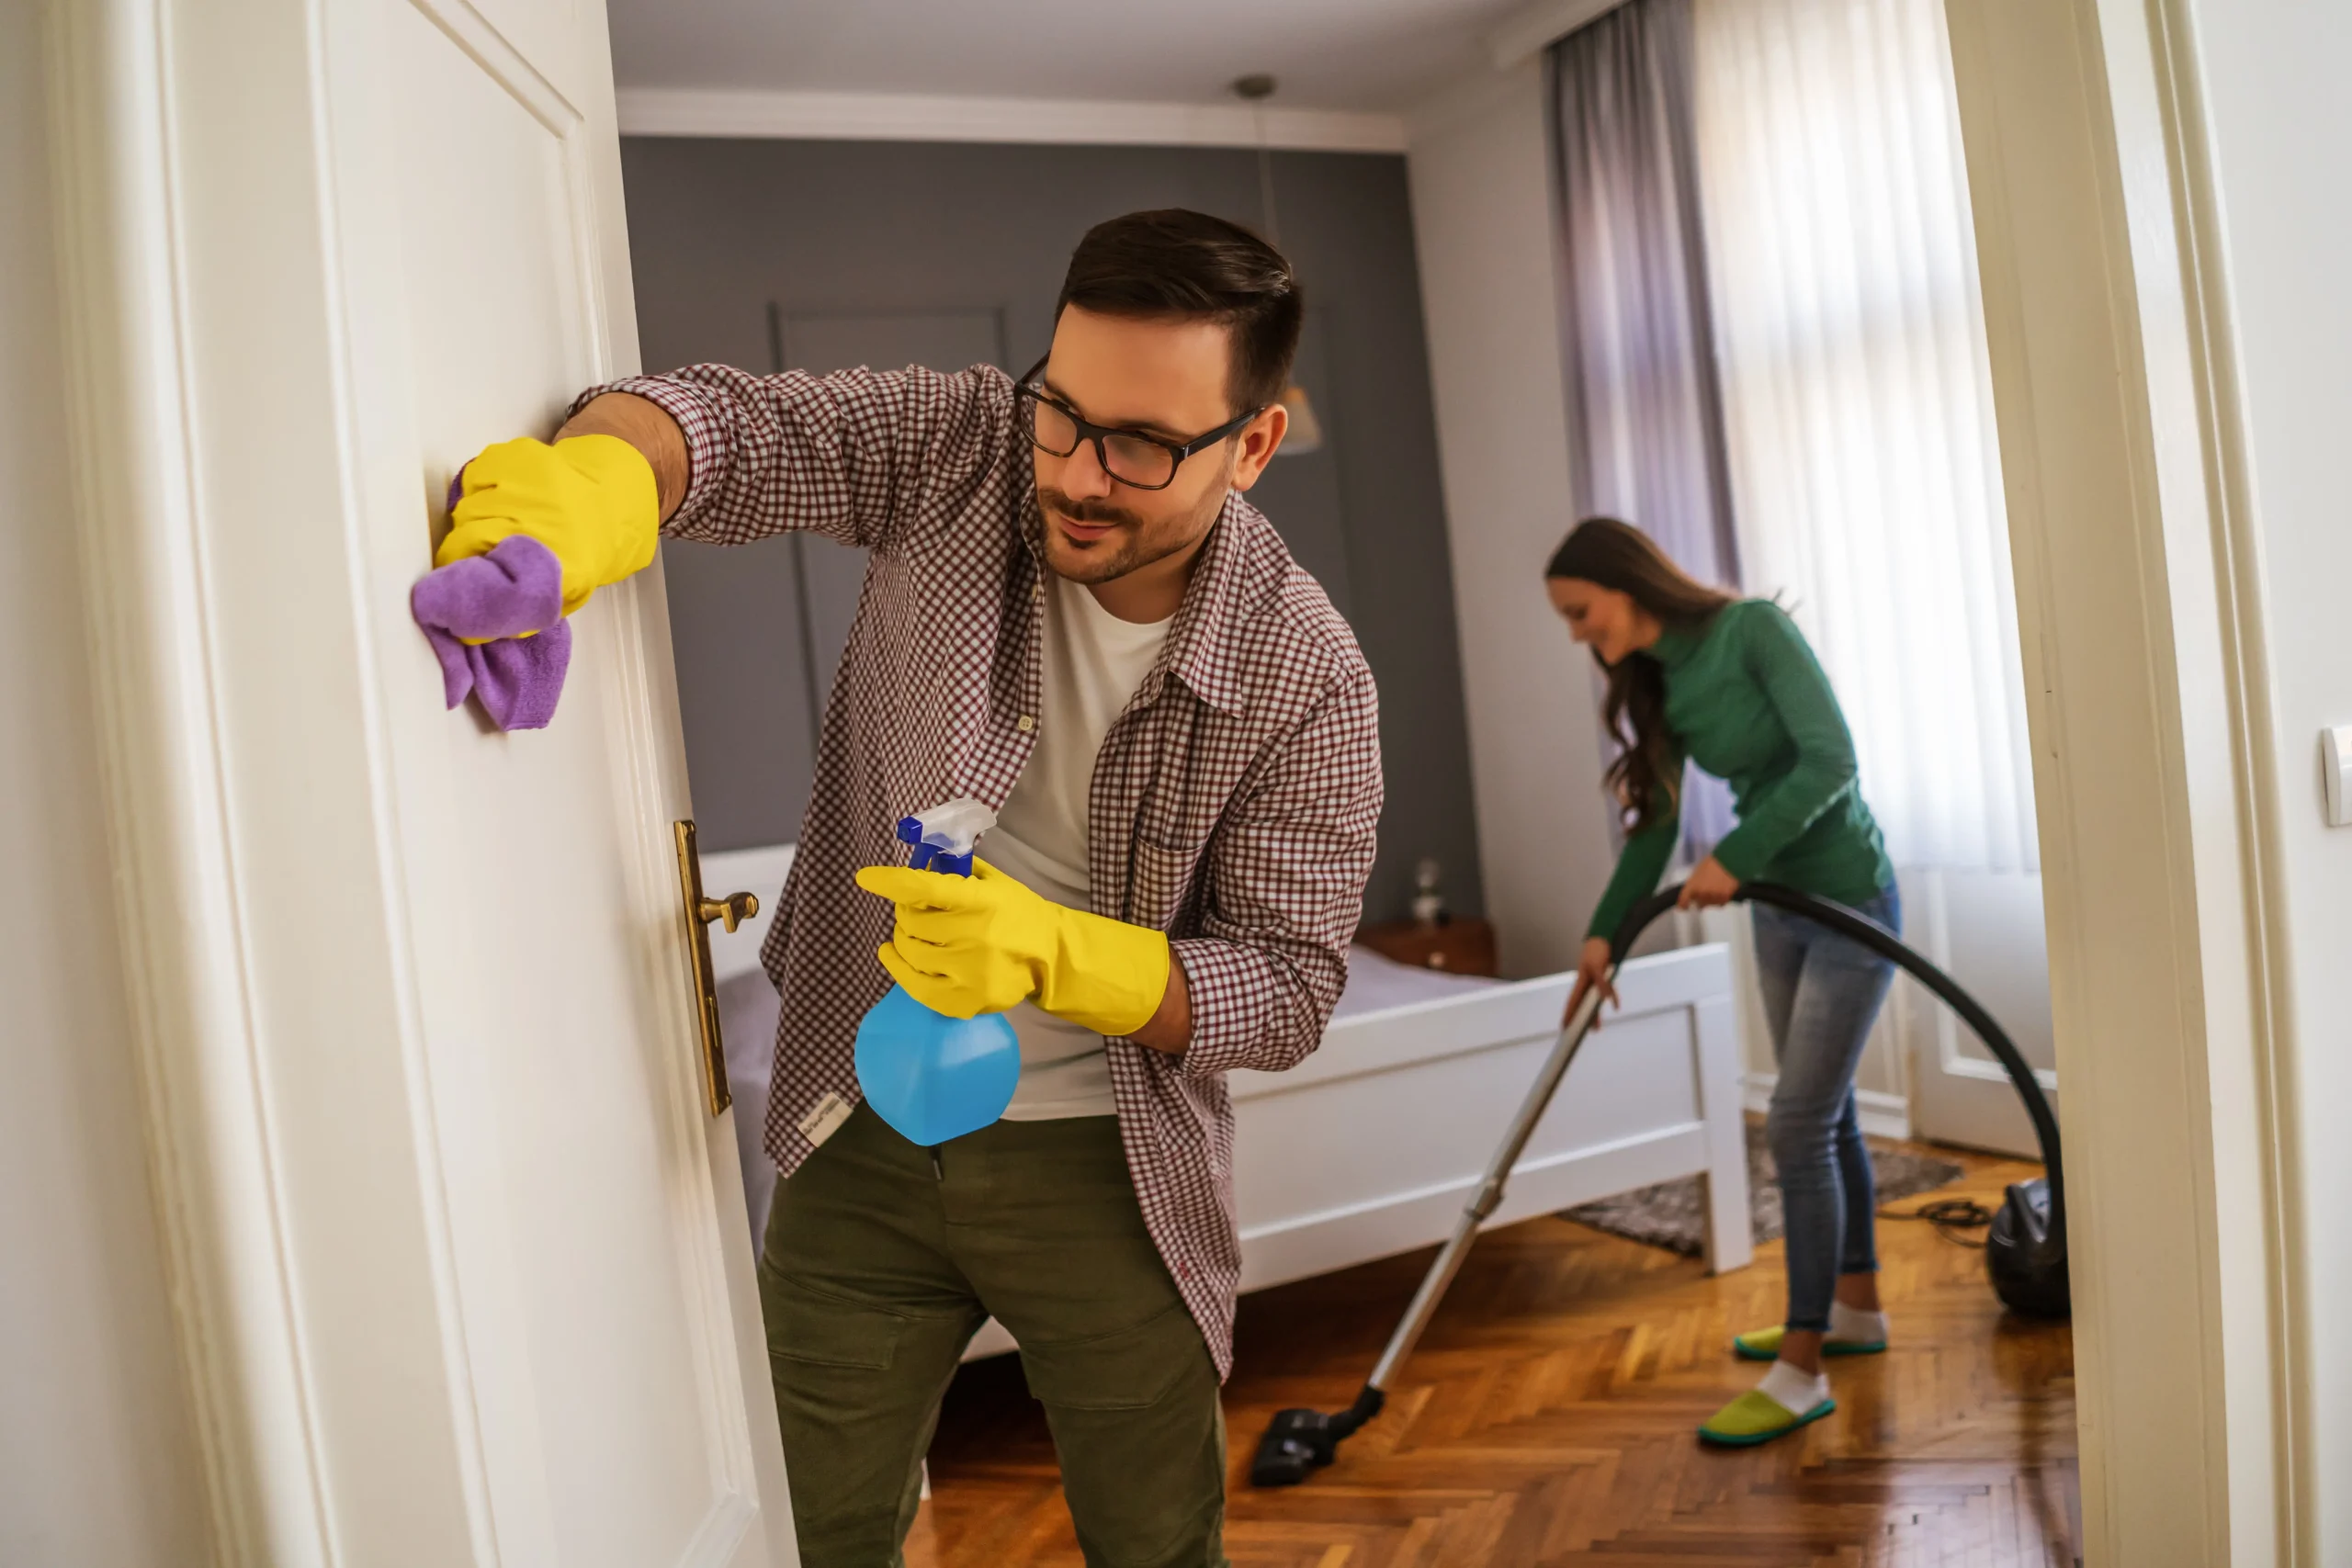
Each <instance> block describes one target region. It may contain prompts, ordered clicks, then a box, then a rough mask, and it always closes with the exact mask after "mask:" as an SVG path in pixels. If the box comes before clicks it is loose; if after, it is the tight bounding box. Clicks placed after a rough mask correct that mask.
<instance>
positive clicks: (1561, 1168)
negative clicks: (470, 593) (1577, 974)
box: [703, 850, 1752, 1359]
mask: <svg viewBox="0 0 2352 1568" xmlns="http://www.w3.org/2000/svg"><path fill="white" fill-rule="evenodd" d="M789 863H790V859H789V851H788V850H786V851H782V852H779V851H775V850H752V851H743V852H736V853H731V854H713V855H706V856H705V857H704V873H703V879H704V886H707V887H709V888H711V889H713V890H714V891H731V890H733V889H734V888H736V887H739V886H749V887H752V888H753V889H754V890H755V891H757V892H759V893H760V894H761V896H762V897H763V898H765V897H769V896H770V895H772V894H773V892H774V890H775V888H776V887H778V886H781V885H782V883H783V869H784V867H785V866H786V865H788V864H789ZM759 924H760V926H761V927H764V925H765V921H764V919H763V920H762V921H761V922H759ZM713 934H714V939H716V937H717V933H716V932H714V933H713ZM758 942H759V931H758V930H756V929H754V928H752V927H748V926H747V927H746V928H745V929H744V930H743V931H741V932H739V933H738V934H737V936H736V937H735V938H734V939H732V940H731V941H729V942H726V943H724V944H718V943H716V942H715V947H716V948H717V951H715V952H714V953H713V958H714V960H715V962H716V963H717V964H718V967H719V969H720V970H721V972H722V978H723V977H724V976H725V975H727V974H730V973H737V972H741V969H743V968H744V967H747V966H748V965H749V964H752V963H756V956H755V954H756V952H757V947H758ZM1568 985H1569V976H1565V975H1554V976H1545V977H1544V978H1543V979H1539V980H1522V981H1518V982H1514V983H1510V984H1506V985H1497V986H1492V987H1482V988H1479V989H1476V990H1471V991H1464V992H1458V993H1455V994H1452V995H1448V996H1444V997H1442V998H1435V999H1431V1000H1428V1001H1418V1002H1408V1003H1407V1004H1405V1005H1403V1006H1397V1007H1388V1008H1383V1009H1381V1010H1377V1011H1372V1012H1363V1013H1357V1014H1354V1015H1351V1016H1347V1017H1341V1018H1339V1019H1337V1020H1335V1021H1333V1022H1332V1024H1331V1026H1330V1027H1329V1029H1328V1030H1326V1031H1325V1032H1324V1036H1323V1044H1322V1046H1321V1048H1320V1049H1319V1050H1317V1052H1316V1054H1315V1055H1312V1056H1309V1057H1308V1058H1307V1059H1306V1061H1305V1062H1304V1063H1302V1064H1301V1065H1300V1066H1296V1067H1295V1068H1293V1069H1292V1070H1291V1071H1289V1072H1287V1073H1250V1072H1240V1073H1235V1074H1234V1075H1233V1077H1232V1079H1231V1089H1232V1094H1233V1101H1234V1121H1235V1132H1234V1190H1235V1199H1236V1201H1237V1204H1238V1209H1239V1213H1240V1222H1241V1259H1242V1261H1241V1288H1242V1289H1243V1290H1245V1291H1248V1290H1259V1289H1261V1288H1263V1287H1265V1286H1268V1285H1277V1284H1281V1283H1283V1281H1285V1280H1299V1279H1305V1278H1306V1277H1307V1276H1309V1275H1314V1274H1322V1273H1328V1272H1329V1271H1331V1270H1333V1269H1346V1268H1350V1267H1351V1266H1353V1265H1355V1264H1358V1263H1367V1262H1370V1261H1372V1260H1373V1259H1374V1258H1386V1257H1390V1256H1392V1255H1394V1254H1396V1253H1399V1252H1409V1251H1411V1250H1412V1249H1414V1248H1415V1247H1426V1246H1429V1245H1430V1244H1431V1243H1434V1242H1437V1241H1441V1240H1442V1239H1443V1238H1444V1237H1445V1236H1446V1235H1448V1234H1449V1233H1450V1232H1451V1231H1452V1229H1453V1224H1454V1221H1455V1220H1456V1219H1457V1218H1458V1217H1459V1216H1460V1214H1461V1212H1462V1205H1463V1203H1464V1201H1466V1200H1467V1199H1468V1197H1469V1195H1470V1192H1471V1190H1472V1189H1473V1188H1474V1187H1476V1184H1477V1181H1478V1179H1479V1177H1480V1176H1481V1174H1483V1172H1484V1170H1485V1168H1486V1164H1487V1158H1488V1157H1489V1156H1491V1155H1492V1153H1493V1151H1494V1147H1495V1145H1496V1144H1497V1142H1498V1140H1499V1139H1500V1138H1501V1136H1502V1132H1503V1129H1504V1126H1505V1125H1506V1124H1507V1123H1508V1122H1509V1121H1510V1115H1511V1112H1512V1111H1514V1110H1515V1109H1516V1108H1517V1107H1518V1105H1519V1103H1520V1100H1521V1097H1523V1096H1524V1095H1525V1094H1526V1092H1527V1089H1528V1086H1529V1084H1531V1083H1532V1081H1533V1080H1534V1077H1535V1070H1536V1066H1537V1065H1538V1064H1539V1063H1540V1062H1541V1061H1542V1060H1543V1058H1544V1054H1545V1053H1546V1052H1548V1051H1549V1050H1550V1049H1551V1048H1552V1044H1553V1042H1554V1041H1555V1039H1556V1038H1557V1034H1558V1030H1559V1022H1560V1014H1561V1011H1562V1009H1563V1008H1564V1006H1565V1005H1566V1000H1567V993H1568ZM1617 994H1618V996H1619V998H1621V999H1622V1000H1623V1004H1624V1005H1623V1010H1620V1011H1617V1012H1613V1013H1611V1014H1610V1015H1609V1016H1608V1019H1607V1021H1606V1024H1605V1027H1603V1028H1602V1029H1600V1031H1598V1032H1595V1033H1594V1034H1593V1035H1592V1036H1591V1038H1589V1039H1588V1040H1587V1041H1586V1042H1585V1044H1584V1048H1583V1050H1582V1051H1581V1052H1580V1053H1579V1054H1578V1055H1577V1061H1576V1066H1574V1067H1573V1068H1572V1069H1571V1070H1570V1071H1569V1073H1568V1076H1567V1077H1566V1080H1565V1081H1564V1082H1563V1083H1562V1084H1561V1086H1560V1091H1559V1094H1558V1095H1557V1096H1556V1097H1555V1099H1554V1100H1553V1102H1552V1106H1551V1109H1550V1110H1549V1111H1547V1112H1546V1113H1545V1115H1544V1120H1543V1122H1541V1123H1540V1124H1539V1125H1538V1126H1537V1127H1536V1130H1535V1134H1534V1136H1533V1137H1532V1139H1530V1140H1529V1142H1528V1145H1527V1149H1526V1152H1525V1153H1524V1154H1523V1155H1522V1156H1521V1157H1520V1161H1519V1164H1518V1166H1517V1167H1516V1168H1515V1171H1514V1174H1513V1175H1512V1178H1511V1182H1510V1189H1509V1190H1508V1191H1507V1192H1506V1194H1505V1196H1504V1199H1503V1203H1502V1206H1501V1208H1499V1209H1498V1210H1497V1211H1496V1213H1495V1214H1494V1216H1493V1217H1492V1218H1491V1219H1490V1220H1488V1221H1487V1224H1489V1225H1498V1224H1510V1223H1511V1222H1513V1221H1515V1220H1522V1219H1526V1218H1528V1217H1530V1216H1531V1215H1534V1214H1541V1213H1548V1212H1551V1211H1554V1210H1558V1209H1565V1208H1569V1207H1572V1206H1574V1205H1576V1204H1578V1203H1584V1202H1589V1201H1592V1200H1594V1199H1597V1198H1607V1197H1611V1196H1612V1195H1614V1194H1616V1193H1620V1192H1624V1191H1627V1190H1631V1189H1634V1188H1636V1187H1646V1186H1648V1185H1650V1184H1651V1183H1653V1182H1658V1181H1668V1180H1671V1179H1674V1178H1677V1177H1682V1176H1692V1175H1696V1176H1699V1177H1702V1178H1703V1179H1704V1180H1705V1183H1706V1194H1707V1202H1706V1213H1707V1237H1706V1257H1707V1263H1708V1266H1709V1267H1710V1268H1711V1269H1714V1270H1715V1271H1717V1272H1722V1271H1724V1270H1727V1269H1738V1268H1742V1267H1744V1266H1745V1265H1746V1264H1747V1262H1748V1259H1749V1257H1750V1255H1751V1252H1752V1247H1751V1244H1750V1242H1749V1237H1748V1215H1747V1141H1746V1136H1745V1134H1744V1132H1743V1130H1742V1126H1741V1115H1740V1112H1741V1091H1742V1084H1741V1077H1740V1051H1739V1040H1738V1024H1737V1021H1736V1019H1737V1010H1736V1009H1735V1007H1734V1006H1733V1001H1732V964H1731V953H1730V950H1729V949H1728V948H1727V947H1724V946H1723V945H1721V944H1712V945H1709V946H1704V947H1691V948H1684V949H1681V950H1679V951H1677V952H1673V953H1660V954H1657V955H1656V956H1654V957H1649V958H1637V959H1634V960H1633V961H1632V962H1630V963H1628V964H1626V965H1625V966H1624V968H1623V971H1621V972H1620V974H1619V976H1618V978H1617ZM1010 1348H1012V1337H1011V1336H1009V1335H1007V1334H1005V1333H1004V1331H1003V1330H1002V1329H1001V1328H1000V1327H999V1326H998V1325H996V1324H995V1323H993V1322H991V1323H989V1325H987V1326H986V1327H985V1328H983V1329H982V1330H981V1331H980V1333H979V1335H978V1337H976V1338H974V1340H973V1341H972V1344H971V1347H970V1348H969V1349H967V1351H966V1357H967V1359H969V1358H971V1357H975V1356H985V1355H993V1354H996V1353H999V1352H1001V1351H1003V1350H1007V1349H1010Z"/></svg>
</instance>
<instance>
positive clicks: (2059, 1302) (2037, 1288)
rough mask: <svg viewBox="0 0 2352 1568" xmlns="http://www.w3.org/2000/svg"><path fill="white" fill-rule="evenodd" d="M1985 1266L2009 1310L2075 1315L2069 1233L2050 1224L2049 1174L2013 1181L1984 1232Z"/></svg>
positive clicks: (2039, 1314)
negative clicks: (2068, 1277) (2068, 1262)
mask: <svg viewBox="0 0 2352 1568" xmlns="http://www.w3.org/2000/svg"><path fill="white" fill-rule="evenodd" d="M1985 1272H1986V1273H1987V1274H1989V1275H1991V1276H1992V1278H1993V1293H1994V1294H1995V1295H1997V1296H1999V1297H2000V1298H2001V1304H2002V1305H2003V1306H2006V1307H2007V1308H2008V1309H2009V1310H2010V1311H2011V1312H2014V1313H2018V1314H2021V1315H2023V1316H2026V1317H2066V1316H2069V1315H2071V1314H2072V1313H2073V1311H2074V1292H2073V1291H2072V1289H2071V1288H2070V1287H2069V1286H2068V1284H2067V1281H2066V1238H2065V1236H2064V1235H2061V1234H2058V1233H2057V1232H2056V1231H2055V1228H2054V1227H2053V1226H2052V1224H2051V1219H2050V1182H2049V1180H2048V1179H2046V1178H2043V1177H2039V1176H2037V1177H2035V1178H2034V1179H2032V1180H2030V1181H2017V1182H2012V1183H2010V1185H2009V1194H2008V1196H2007V1198H2006V1199H2004V1200H2003V1201H2002V1202H2001V1209H2000V1213H1996V1214H1995V1215H1994V1216H1993V1224H1992V1228H1991V1229H1990V1230H1989V1231H1988V1232H1987V1233H1986V1234H1985Z"/></svg>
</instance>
